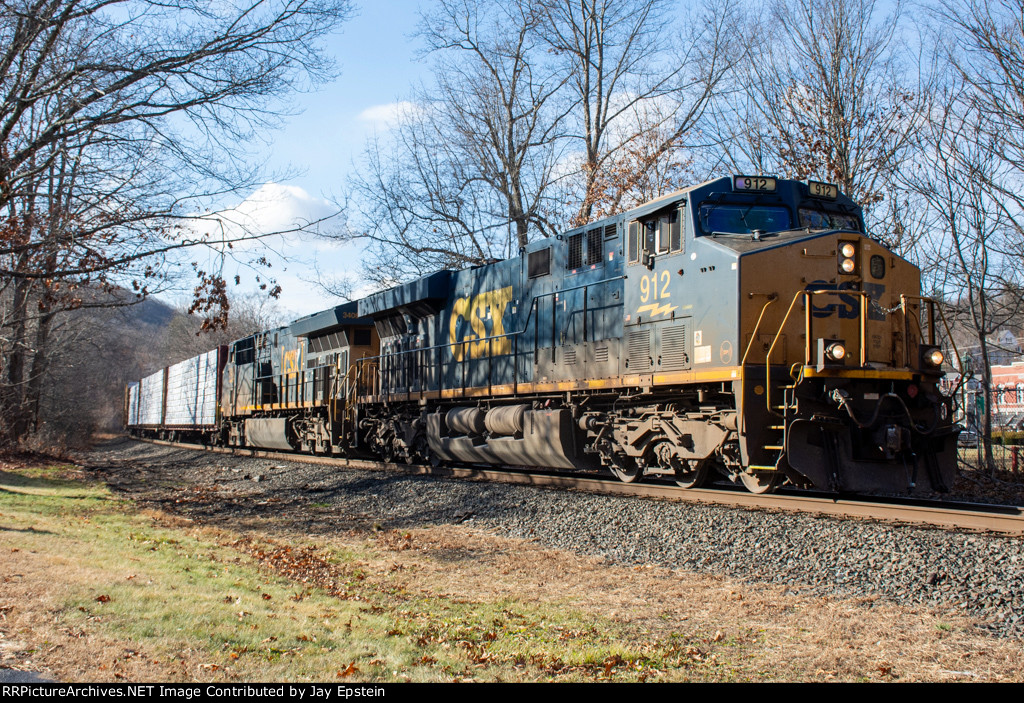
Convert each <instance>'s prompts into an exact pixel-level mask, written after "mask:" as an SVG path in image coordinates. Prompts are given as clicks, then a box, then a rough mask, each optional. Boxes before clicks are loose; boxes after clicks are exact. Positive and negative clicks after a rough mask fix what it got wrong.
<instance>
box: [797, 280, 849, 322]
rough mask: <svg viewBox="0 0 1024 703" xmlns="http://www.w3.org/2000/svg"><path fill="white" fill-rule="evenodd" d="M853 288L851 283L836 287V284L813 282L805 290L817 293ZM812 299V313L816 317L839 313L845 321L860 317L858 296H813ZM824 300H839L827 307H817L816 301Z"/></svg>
mask: <svg viewBox="0 0 1024 703" xmlns="http://www.w3.org/2000/svg"><path fill="white" fill-rule="evenodd" d="M850 288H851V286H850V284H849V283H840V284H839V285H836V284H834V283H828V282H826V281H811V282H810V283H808V284H807V287H806V288H804V290H806V291H808V292H810V291H816V290H835V291H839V290H848V289H850ZM809 297H810V298H811V312H812V314H813V315H814V316H815V317H830V316H831V315H832V313H834V312H838V313H839V317H840V318H842V319H845V320H855V319H857V317H858V308H859V305H860V303H859V301H858V300H857V297H856V296H853V295H836V296H833V295H812V296H809ZM821 298H824V299H825V300H829V299H831V300H836V299H837V298H838V299H839V301H840V302H838V303H828V304H826V305H815V304H814V301H815V299H821Z"/></svg>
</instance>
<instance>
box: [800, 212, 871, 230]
mask: <svg viewBox="0 0 1024 703" xmlns="http://www.w3.org/2000/svg"><path fill="white" fill-rule="evenodd" d="M800 226H801V227H809V228H810V229H848V230H853V231H854V232H860V231H861V228H860V218H859V217H857V216H856V215H845V214H842V213H839V212H828V211H827V210H815V209H814V208H809V207H802V208H800Z"/></svg>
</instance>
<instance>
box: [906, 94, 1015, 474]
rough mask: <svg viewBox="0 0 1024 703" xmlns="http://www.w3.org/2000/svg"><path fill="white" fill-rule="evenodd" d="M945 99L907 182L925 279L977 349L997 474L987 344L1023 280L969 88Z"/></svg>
mask: <svg viewBox="0 0 1024 703" xmlns="http://www.w3.org/2000/svg"><path fill="white" fill-rule="evenodd" d="M942 97H943V101H942V102H943V104H944V105H945V109H944V110H942V111H938V110H936V111H935V112H934V113H932V115H931V119H930V120H929V122H928V124H927V125H926V127H925V129H924V130H923V132H922V137H923V139H922V143H923V146H924V149H923V150H922V152H921V154H920V155H919V157H918V167H917V168H915V169H913V170H912V171H909V172H908V173H907V174H905V182H906V184H907V187H908V188H909V189H911V190H913V191H914V192H916V193H917V195H918V196H919V197H920V198H921V199H922V200H923V201H924V202H925V203H926V204H927V207H928V213H929V214H930V220H929V223H928V224H929V230H930V233H931V234H930V238H929V239H927V240H925V241H924V242H922V244H923V245H924V247H925V251H926V252H927V254H926V259H925V261H924V262H923V265H924V268H925V272H926V276H927V278H929V279H931V281H932V285H933V286H934V287H935V289H936V290H937V291H938V292H939V293H940V294H941V295H942V296H943V297H944V298H945V299H946V301H947V303H948V308H949V309H950V310H951V312H952V313H953V323H954V327H955V329H960V330H963V331H965V332H966V333H967V335H968V337H969V339H970V342H971V344H970V347H972V348H974V349H977V350H978V353H977V354H976V355H974V354H972V355H971V356H972V357H974V358H976V359H977V361H978V362H979V363H978V364H977V368H974V369H972V370H971V371H973V372H974V373H976V374H977V375H978V377H979V382H980V387H981V391H982V393H983V394H984V396H983V397H984V398H986V402H985V405H984V412H983V414H982V417H981V419H980V423H979V424H980V427H979V429H980V430H981V432H980V434H981V437H982V442H983V445H982V446H983V448H984V451H983V461H984V464H985V468H986V469H987V470H988V471H989V472H990V473H994V472H995V462H994V458H993V453H992V440H991V437H992V427H993V417H992V405H991V402H988V400H989V399H990V398H991V394H992V390H993V389H992V373H991V351H992V346H993V345H992V342H991V339H990V337H991V335H993V334H994V333H996V332H997V331H999V330H1000V329H1002V328H1003V327H1004V326H1005V325H1007V324H1008V323H1010V322H1012V321H1013V320H1014V319H1015V318H1017V317H1018V316H1019V315H1020V313H1021V311H1022V310H1024V306H1022V305H1021V301H1020V299H1019V297H1017V296H1016V295H1014V294H1013V293H1014V292H1015V291H1018V290H1019V289H1020V286H1021V284H1022V282H1024V276H1022V273H1021V271H1020V269H1019V267H1018V266H1016V265H1015V264H1014V263H1013V262H1012V260H1010V259H1009V258H1008V257H1006V256H1005V255H1004V253H1003V252H1004V251H1005V249H1006V248H1007V245H1008V244H1009V243H1010V242H1013V241H1014V240H1015V239H1016V238H1017V237H1018V236H1019V235H1017V230H1016V227H1015V226H1014V223H1013V221H1012V219H1011V218H1009V217H1008V216H1007V214H1006V212H1005V209H1004V207H1002V206H1001V205H1000V204H999V203H998V198H999V194H1000V191H1001V190H1002V188H1003V187H1005V183H1004V182H1002V176H1001V175H1000V172H1001V164H1000V159H999V156H998V151H997V149H996V147H995V145H994V144H993V139H995V137H994V136H993V135H988V134H986V130H985V126H986V125H987V123H988V116H987V115H986V114H985V113H983V112H981V111H979V110H978V107H977V104H976V103H975V100H974V94H973V89H972V87H971V86H968V85H964V84H963V83H962V82H959V81H954V82H952V83H951V84H950V85H949V87H948V88H947V89H946V91H945V92H944V93H943V94H942ZM996 183H1000V185H999V186H997V187H993V184H996ZM961 371H963V372H967V371H968V369H962V370H961Z"/></svg>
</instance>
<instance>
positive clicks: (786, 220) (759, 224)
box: [700, 205, 793, 234]
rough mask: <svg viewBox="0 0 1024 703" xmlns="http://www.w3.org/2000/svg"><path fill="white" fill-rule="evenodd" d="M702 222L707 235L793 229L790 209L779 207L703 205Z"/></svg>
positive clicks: (701, 211) (701, 210) (701, 209)
mask: <svg viewBox="0 0 1024 703" xmlns="http://www.w3.org/2000/svg"><path fill="white" fill-rule="evenodd" d="M700 222H701V228H702V229H703V230H704V232H705V234H712V233H713V232H728V233H733V234H750V233H751V232H753V231H754V230H755V229H757V230H761V231H762V232H782V231H785V230H787V229H792V228H793V218H792V217H791V216H790V214H789V209H788V208H785V207H781V206H778V205H774V206H773V205H701V208H700Z"/></svg>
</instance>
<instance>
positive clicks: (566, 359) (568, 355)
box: [562, 347, 576, 366]
mask: <svg viewBox="0 0 1024 703" xmlns="http://www.w3.org/2000/svg"><path fill="white" fill-rule="evenodd" d="M562 363H563V364H565V365H566V366H575V365H576V347H562Z"/></svg>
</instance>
